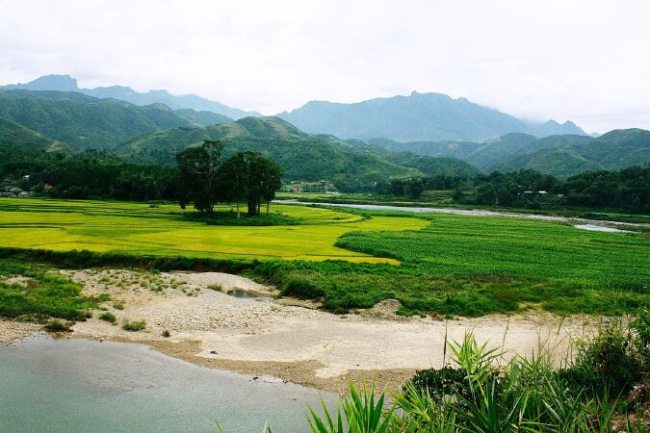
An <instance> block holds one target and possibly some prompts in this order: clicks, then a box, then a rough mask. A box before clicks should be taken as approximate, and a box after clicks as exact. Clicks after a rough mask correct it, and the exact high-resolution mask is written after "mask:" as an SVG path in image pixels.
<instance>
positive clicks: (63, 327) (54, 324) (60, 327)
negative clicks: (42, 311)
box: [45, 319, 74, 332]
mask: <svg viewBox="0 0 650 433" xmlns="http://www.w3.org/2000/svg"><path fill="white" fill-rule="evenodd" d="M72 325H74V322H62V321H61V320H58V319H53V320H50V321H49V322H47V324H46V325H45V330H46V331H49V332H72V328H71V327H72Z"/></svg>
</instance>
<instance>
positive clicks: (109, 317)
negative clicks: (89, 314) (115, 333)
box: [99, 312, 117, 323]
mask: <svg viewBox="0 0 650 433" xmlns="http://www.w3.org/2000/svg"><path fill="white" fill-rule="evenodd" d="M99 320H103V321H105V322H108V323H115V322H117V318H116V317H115V314H113V313H109V312H105V313H102V314H100V315H99Z"/></svg>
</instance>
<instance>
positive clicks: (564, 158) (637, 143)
mask: <svg viewBox="0 0 650 433" xmlns="http://www.w3.org/2000/svg"><path fill="white" fill-rule="evenodd" d="M549 138H553V137H549ZM555 144H556V147H551V148H547V149H543V150H539V151H537V152H532V153H529V154H526V155H520V156H515V157H509V158H505V159H504V160H502V161H500V162H498V163H496V164H494V165H492V166H491V168H492V169H493V170H497V171H515V170H519V169H522V168H526V169H533V170H537V171H541V172H543V173H547V174H552V175H554V176H557V177H568V176H573V175H576V174H578V173H582V172H584V171H592V170H618V169H622V168H626V167H629V166H632V165H642V164H644V163H646V162H650V131H645V130H642V129H621V130H615V131H611V132H608V133H607V134H605V135H603V136H601V137H599V138H596V139H587V138H586V137H576V136H562V137H557V139H556V140H555Z"/></svg>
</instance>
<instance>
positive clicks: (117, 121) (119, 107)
mask: <svg viewBox="0 0 650 433" xmlns="http://www.w3.org/2000/svg"><path fill="white" fill-rule="evenodd" d="M0 117H3V118H5V119H7V120H11V121H13V122H15V123H18V124H20V125H22V126H24V127H26V128H28V129H31V130H33V131H36V132H38V133H40V134H42V135H44V136H46V137H49V138H51V139H55V140H57V141H61V142H63V143H65V144H67V145H69V146H71V147H72V148H75V149H79V150H81V149H91V148H92V149H110V148H112V147H115V146H116V145H118V144H120V143H123V142H125V141H127V140H130V139H133V138H135V137H138V136H141V135H143V134H148V133H151V132H153V131H157V130H160V129H164V128H171V127H178V126H188V127H189V126H194V125H196V122H193V121H191V120H188V119H185V118H182V117H180V116H178V115H176V114H175V113H174V112H173V111H172V110H171V109H169V108H168V107H166V106H165V105H150V106H146V107H138V106H136V105H133V104H130V103H128V102H123V101H117V100H114V99H97V98H93V97H90V96H86V95H82V94H80V93H75V92H45V91H39V92H33V91H28V90H0Z"/></svg>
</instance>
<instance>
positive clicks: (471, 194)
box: [374, 164, 650, 213]
mask: <svg viewBox="0 0 650 433" xmlns="http://www.w3.org/2000/svg"><path fill="white" fill-rule="evenodd" d="M374 189H375V192H376V193H379V194H384V195H391V196H396V197H408V198H411V199H419V198H420V196H421V195H422V193H423V192H424V191H427V190H453V194H452V198H453V201H454V202H456V203H459V204H471V205H484V206H503V207H518V208H527V209H540V208H553V207H585V208H610V209H621V210H625V211H631V212H638V213H650V164H647V165H646V166H645V167H638V166H634V167H628V168H625V169H622V170H618V171H607V170H600V171H588V172H584V173H580V174H578V175H576V176H572V177H570V178H568V179H566V180H559V179H557V178H555V177H553V176H551V175H548V174H544V173H540V172H538V171H535V170H524V169H522V170H519V171H515V172H510V173H501V172H493V173H490V174H482V175H478V176H475V177H473V178H464V177H457V176H456V177H454V176H434V177H413V178H407V179H392V180H388V181H386V182H381V183H377V184H376V185H375V188H374Z"/></svg>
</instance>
